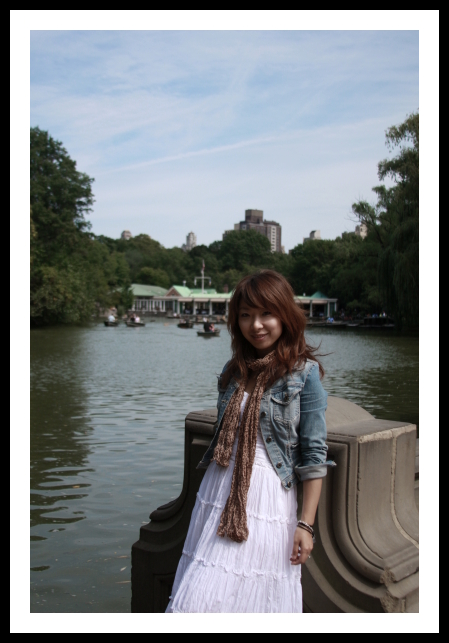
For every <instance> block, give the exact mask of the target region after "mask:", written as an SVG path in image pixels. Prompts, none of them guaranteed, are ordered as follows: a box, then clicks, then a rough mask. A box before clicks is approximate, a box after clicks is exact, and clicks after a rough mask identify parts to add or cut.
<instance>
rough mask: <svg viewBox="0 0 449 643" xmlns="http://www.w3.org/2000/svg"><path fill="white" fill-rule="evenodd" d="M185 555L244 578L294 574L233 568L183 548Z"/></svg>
mask: <svg viewBox="0 0 449 643" xmlns="http://www.w3.org/2000/svg"><path fill="white" fill-rule="evenodd" d="M182 553H183V556H187V558H190V559H191V560H192V561H193V562H195V563H198V564H201V565H203V566H204V567H215V568H221V569H222V570H223V571H225V572H227V573H228V574H234V576H243V578H256V577H257V578H261V577H265V578H267V579H270V580H285V579H292V577H293V576H292V574H275V573H273V572H267V571H262V570H259V569H251V570H250V571H245V570H240V569H233V568H232V567H229V566H227V565H225V564H224V563H213V562H210V561H208V560H206V559H205V558H200V557H199V556H195V555H194V553H193V552H189V551H187V550H185V549H183V550H182ZM296 574H297V577H296V578H297V579H299V578H300V577H301V568H300V567H298V568H297V571H296Z"/></svg>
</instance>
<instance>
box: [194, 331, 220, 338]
mask: <svg viewBox="0 0 449 643" xmlns="http://www.w3.org/2000/svg"><path fill="white" fill-rule="evenodd" d="M196 333H197V335H198V337H218V336H219V335H220V331H219V330H197V331H196Z"/></svg>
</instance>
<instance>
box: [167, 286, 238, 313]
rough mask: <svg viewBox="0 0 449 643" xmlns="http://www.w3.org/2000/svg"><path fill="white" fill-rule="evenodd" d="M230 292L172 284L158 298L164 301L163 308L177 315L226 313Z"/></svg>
mask: <svg viewBox="0 0 449 643" xmlns="http://www.w3.org/2000/svg"><path fill="white" fill-rule="evenodd" d="M230 298H231V293H227V292H223V293H219V292H217V291H216V290H215V288H204V289H201V288H193V289H192V288H188V287H187V286H177V285H174V286H172V287H171V288H170V289H169V290H168V291H167V292H166V293H165V295H164V296H163V297H158V298H157V299H158V300H161V302H163V303H164V306H165V310H166V311H169V310H171V311H172V312H173V313H178V314H179V315H227V314H228V303H229V299H230Z"/></svg>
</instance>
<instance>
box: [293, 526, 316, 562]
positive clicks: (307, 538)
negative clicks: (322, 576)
mask: <svg viewBox="0 0 449 643" xmlns="http://www.w3.org/2000/svg"><path fill="white" fill-rule="evenodd" d="M312 549H313V540H312V534H309V532H308V531H306V530H305V529H301V527H296V530H295V536H294V540H293V551H292V555H291V557H290V562H291V564H292V565H302V564H303V563H305V562H307V559H308V558H309V556H310V554H311V552H312Z"/></svg>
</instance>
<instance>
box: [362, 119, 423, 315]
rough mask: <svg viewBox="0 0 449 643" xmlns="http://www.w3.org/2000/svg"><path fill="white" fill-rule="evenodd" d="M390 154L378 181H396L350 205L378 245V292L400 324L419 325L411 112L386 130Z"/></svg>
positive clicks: (415, 142) (415, 134)
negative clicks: (368, 198) (369, 200)
mask: <svg viewBox="0 0 449 643" xmlns="http://www.w3.org/2000/svg"><path fill="white" fill-rule="evenodd" d="M386 144H387V146H388V148H389V149H390V152H392V151H394V150H396V151H397V154H396V155H395V156H394V157H393V158H391V159H384V160H383V161H380V162H379V164H378V177H379V179H380V180H384V179H385V178H387V177H389V178H391V179H392V180H393V181H394V183H395V185H394V186H393V187H392V188H386V187H385V186H384V185H381V186H377V187H375V188H373V190H374V192H375V193H376V195H377V203H376V204H375V205H374V206H371V205H369V204H368V203H367V202H366V201H359V202H357V203H354V204H353V206H352V209H353V212H354V213H355V214H356V216H357V218H358V219H359V221H361V222H362V223H365V224H366V226H367V228H368V231H369V233H370V234H371V236H372V238H373V239H375V240H376V242H377V245H378V283H379V290H380V292H381V295H382V297H383V298H384V300H385V303H386V306H387V307H388V309H389V310H390V311H391V312H392V313H393V314H394V315H395V318H396V322H397V325H398V327H401V326H402V325H403V324H405V325H407V326H415V325H417V323H418V309H419V115H418V113H414V114H411V115H410V116H408V117H407V118H406V120H405V121H404V122H403V123H401V124H400V125H399V126H394V127H390V128H389V129H388V130H387V133H386Z"/></svg>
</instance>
